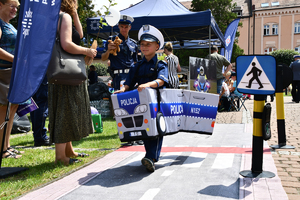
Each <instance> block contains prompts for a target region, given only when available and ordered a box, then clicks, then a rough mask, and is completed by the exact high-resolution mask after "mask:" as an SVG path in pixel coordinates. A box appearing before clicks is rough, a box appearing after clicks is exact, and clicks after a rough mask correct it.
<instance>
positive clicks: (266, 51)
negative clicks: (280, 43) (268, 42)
mask: <svg viewBox="0 0 300 200" xmlns="http://www.w3.org/2000/svg"><path fill="white" fill-rule="evenodd" d="M272 51H276V48H274V47H268V48H266V49H265V54H269V53H271V52H272Z"/></svg>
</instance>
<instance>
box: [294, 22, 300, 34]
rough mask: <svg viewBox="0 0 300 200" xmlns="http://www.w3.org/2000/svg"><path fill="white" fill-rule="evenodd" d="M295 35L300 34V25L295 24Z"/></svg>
mask: <svg viewBox="0 0 300 200" xmlns="http://www.w3.org/2000/svg"><path fill="white" fill-rule="evenodd" d="M295 33H300V23H299V22H298V23H295Z"/></svg>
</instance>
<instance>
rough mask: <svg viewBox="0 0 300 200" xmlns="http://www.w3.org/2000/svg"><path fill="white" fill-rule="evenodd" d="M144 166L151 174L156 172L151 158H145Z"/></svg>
mask: <svg viewBox="0 0 300 200" xmlns="http://www.w3.org/2000/svg"><path fill="white" fill-rule="evenodd" d="M141 162H142V165H144V166H145V167H146V169H147V171H149V172H154V171H155V166H154V163H153V161H152V160H150V159H149V158H143V159H142V161H141Z"/></svg>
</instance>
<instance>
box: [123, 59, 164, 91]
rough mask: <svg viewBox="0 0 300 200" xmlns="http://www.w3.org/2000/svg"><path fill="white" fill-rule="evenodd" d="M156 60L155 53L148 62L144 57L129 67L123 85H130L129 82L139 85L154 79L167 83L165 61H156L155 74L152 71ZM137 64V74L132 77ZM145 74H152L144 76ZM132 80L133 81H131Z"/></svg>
mask: <svg viewBox="0 0 300 200" xmlns="http://www.w3.org/2000/svg"><path fill="white" fill-rule="evenodd" d="M157 60H158V59H157V55H155V56H154V57H153V58H152V59H151V60H150V61H149V62H147V60H146V59H145V57H144V58H143V59H142V60H141V61H139V62H137V63H136V64H135V65H134V67H132V68H130V71H129V74H128V76H127V78H126V81H125V83H124V85H128V86H130V84H133V85H134V84H135V83H137V84H138V85H141V84H144V83H148V82H150V81H153V80H155V79H161V80H163V81H164V82H165V84H166V83H168V65H167V63H166V62H165V61H159V62H158V64H157V74H155V73H154V69H155V65H156V62H157ZM138 65H140V67H139V72H138V75H137V76H136V77H135V78H134V76H135V73H136V70H137V68H138ZM147 74H153V76H150V77H145V75H147ZM132 81H134V82H135V83H131V82H132ZM160 87H161V86H160Z"/></svg>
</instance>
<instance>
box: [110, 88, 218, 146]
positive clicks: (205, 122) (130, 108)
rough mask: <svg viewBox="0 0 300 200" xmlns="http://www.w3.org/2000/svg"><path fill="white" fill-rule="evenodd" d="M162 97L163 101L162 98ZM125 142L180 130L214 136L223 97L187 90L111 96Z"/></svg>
mask: <svg viewBox="0 0 300 200" xmlns="http://www.w3.org/2000/svg"><path fill="white" fill-rule="evenodd" d="M158 97H159V98H158ZM111 99H112V104H113V107H114V113H115V119H116V123H117V128H118V134H119V138H120V140H121V141H122V142H128V141H134V140H146V139H151V138H155V137H157V136H159V135H161V136H163V135H168V134H174V133H177V132H179V131H185V132H195V133H201V134H209V135H211V134H212V132H213V128H214V123H215V120H216V115H217V108H218V101H219V96H218V95H215V94H209V93H204V92H197V91H190V90H183V89H160V90H156V89H151V88H146V89H144V90H142V91H141V92H138V91H137V90H133V91H128V92H124V93H119V94H113V95H112V96H111Z"/></svg>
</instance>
